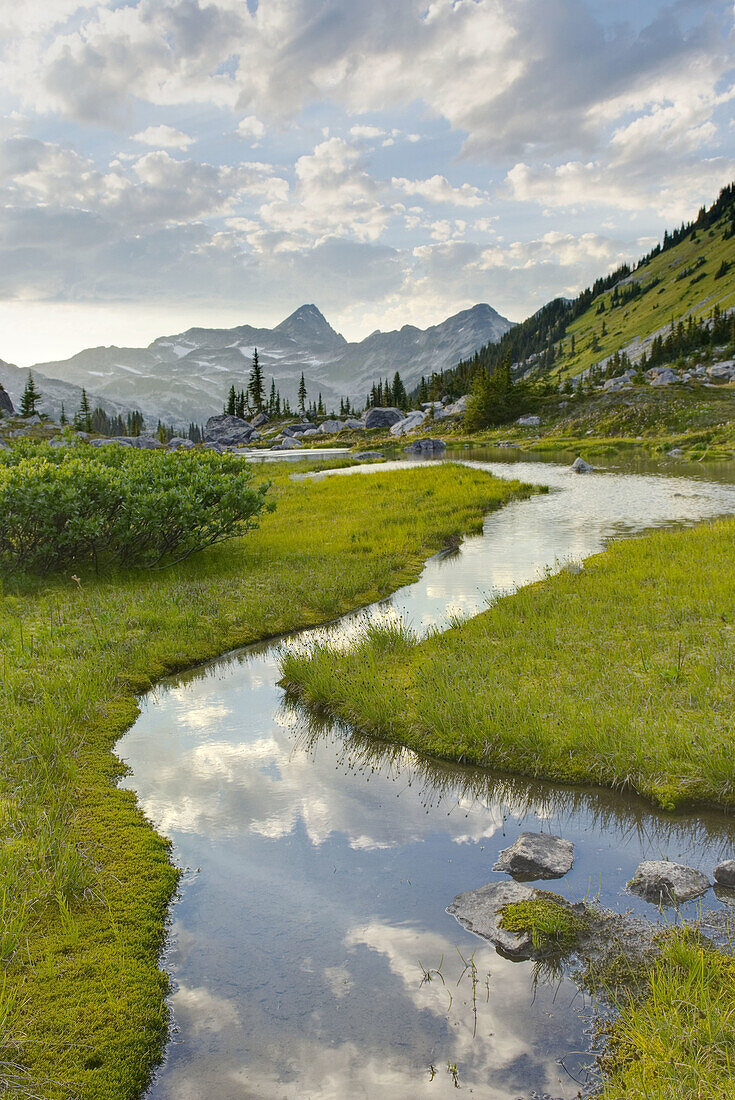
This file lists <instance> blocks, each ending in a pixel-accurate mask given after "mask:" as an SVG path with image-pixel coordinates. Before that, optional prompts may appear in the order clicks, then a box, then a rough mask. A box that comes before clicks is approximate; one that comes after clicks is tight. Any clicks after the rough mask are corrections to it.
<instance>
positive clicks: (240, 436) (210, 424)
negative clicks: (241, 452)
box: [204, 413, 255, 447]
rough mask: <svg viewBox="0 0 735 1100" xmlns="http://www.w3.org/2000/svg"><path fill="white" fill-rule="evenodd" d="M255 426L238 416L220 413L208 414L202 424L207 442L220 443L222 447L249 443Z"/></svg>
mask: <svg viewBox="0 0 735 1100" xmlns="http://www.w3.org/2000/svg"><path fill="white" fill-rule="evenodd" d="M254 431H255V428H254V427H253V426H252V424H249V423H248V421H247V420H243V419H242V418H241V417H239V416H230V415H229V413H222V414H221V415H220V416H210V418H209V420H208V421H207V423H206V424H205V425H204V439H205V441H206V442H207V443H221V444H222V446H223V447H231V446H233V445H235V446H237V444H238V443H249V442H250V440H251V438H252V435H253V433H254Z"/></svg>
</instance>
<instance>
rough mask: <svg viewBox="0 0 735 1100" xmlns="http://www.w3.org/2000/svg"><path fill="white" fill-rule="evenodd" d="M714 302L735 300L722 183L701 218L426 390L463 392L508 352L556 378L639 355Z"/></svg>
mask: <svg viewBox="0 0 735 1100" xmlns="http://www.w3.org/2000/svg"><path fill="white" fill-rule="evenodd" d="M715 306H718V307H719V308H720V309H722V310H727V309H730V308H731V307H733V306H735V185H730V186H729V187H726V188H724V189H723V190H722V191H721V192H720V195H719V197H718V198H717V200H716V201H715V202H714V203H713V204H712V205H711V206H710V207H709V209H705V208H704V207H703V208H702V209H701V210H700V212H699V215H698V217H697V218H696V220H694V221H692V222H690V223H689V224H687V225H682V226H681V227H680V228H679V229H676V230H674V231H673V232H672V233H668V232H667V233H666V234H665V235H664V240H663V242H662V243H661V244H660V245H657V246H656V247H655V248H654V249H653V250H652V251H651V252H650V253H649V254H648V255H647V256H645V257H643V258H642V259H641V260H640V261H639V262H638V264H637V266H635V267H631V266H630V265H628V264H623V265H622V266H621V267H619V268H617V270H615V271H613V272H611V273H610V274H608V275H602V276H600V278H599V279H597V280H596V281H595V282H594V283H593V285H592V286H591V287H588V288H587V289H586V290H583V291H582V293H581V294H579V295H578V296H577V297H576V298H574V299H572V300H569V299H564V298H556V299H554V300H553V301H551V302H547V304H546V305H545V306H543V307H542V308H541V309H540V310H538V312H537V313H535V314H534V315H533V316H532V317H528V318H527V319H526V320H525V321H522V322H521V323H520V324H519V325H516V326H515V327H514V328H512V329H511V330H510V332H508V333H506V334H505V336H503V337H502V339H501V340H500V341H499V342H498V343H497V344H487V345H486V346H485V347H484V348H481V349H480V350H479V351H478V352H477V353H476V354H475V355H474V356H473V358H472V359H468V360H465V361H464V362H461V363H458V364H457V366H456V367H454V368H453V369H452V370H449V371H443V372H442V373H441V374H438V375H434V376H433V377H432V379H431V382H430V384H429V387H428V390H429V392H428V394H427V395H426V396H427V397H431V398H432V399H436V398H438V397H441V396H443V395H444V394H448V395H449V396H450V397H453V398H456V397H459V396H460V395H461V394H463V393H467V392H468V391H469V390H470V388H471V383H472V378H473V376H474V374H475V373H476V372H477V371H478V370H480V369H485V370H487V371H488V372H492V371H493V370H494V368H495V367H496V366H497V365H498V364H500V363H502V362H504V361H505V360H506V358H508V357H509V358H510V360H511V362H512V363H514V364H516V367H517V371H518V372H522V371H525V370H526V369H528V368H529V367H530V368H533V370H534V373H536V374H539V375H547V374H548V375H550V376H551V377H552V378H553V380H554V381H555V382H558V381H560V380H564V379H565V378H571V377H574V376H575V375H578V374H581V373H582V372H583V371H585V370H587V369H588V368H589V367H592V366H594V365H595V364H597V363H600V362H602V361H604V360H605V359H606V358H607V357H608V356H610V355H613V354H614V353H615V352H616V351H618V352H622V351H624V350H626V349H627V350H628V354H629V355H631V354H632V355H635V351H636V349H638V350H640V344H639V342H641V341H649V340H650V339H651V338H652V337H653V336H654V335H655V334H656V333H657V332H660V331H662V330H664V331H665V330H666V329H667V327H668V326H670V325H671V322H672V320H673V321H675V322H677V321H679V320H681V319H686V318H687V317H688V316H693V317H694V318H695V319H697V320H699V319H701V318H706V317H708V316H709V315H710V314H711V312H712V310H713V309H714V308H715ZM603 324H604V332H603ZM572 339H573V340H574V347H573V348H572ZM644 346H645V345H644ZM414 396H421V397H422V398H423V396H424V395H419V394H418V391H417V393H416V394H415V395H414Z"/></svg>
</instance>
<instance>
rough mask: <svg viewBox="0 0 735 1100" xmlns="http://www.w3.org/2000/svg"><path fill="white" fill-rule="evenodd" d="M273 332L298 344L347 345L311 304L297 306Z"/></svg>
mask: <svg viewBox="0 0 735 1100" xmlns="http://www.w3.org/2000/svg"><path fill="white" fill-rule="evenodd" d="M273 331H274V332H278V333H280V334H281V335H283V336H288V337H289V338H290V339H291V340H296V341H297V342H299V343H300V342H303V341H304V340H309V341H310V342H318V343H320V344H323V345H327V346H342V345H343V344H346V343H347V341H346V340H345V338H344V336H342V335H341V334H340V333H339V332H335V331H334V329H333V328H332V326H331V325H330V324H329V321H327V319H326V317H325V316H324V314H323V313H322V312H321V310H320V309H317V307H316V306H315V305H313V304H312V303H309V304H307V305H303V306H299V308H298V309H296V310H294V312H293V313H292V314H291V315H290V316H289V317H287V318H286V320H285V321H281V323H280V325H276V327H275V328H274V329H273Z"/></svg>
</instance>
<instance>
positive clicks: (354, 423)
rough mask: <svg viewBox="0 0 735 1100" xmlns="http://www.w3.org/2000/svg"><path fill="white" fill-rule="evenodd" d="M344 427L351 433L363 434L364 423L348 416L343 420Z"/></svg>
mask: <svg viewBox="0 0 735 1100" xmlns="http://www.w3.org/2000/svg"><path fill="white" fill-rule="evenodd" d="M345 427H346V428H349V429H350V431H353V432H364V431H365V421H364V420H355V418H354V416H348V417H347V419H346V420H345Z"/></svg>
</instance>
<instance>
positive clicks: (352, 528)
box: [0, 464, 525, 1100]
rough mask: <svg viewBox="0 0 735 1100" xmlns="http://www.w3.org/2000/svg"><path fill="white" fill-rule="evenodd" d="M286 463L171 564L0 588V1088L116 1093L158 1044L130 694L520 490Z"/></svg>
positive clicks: (269, 631) (455, 474)
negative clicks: (250, 527)
mask: <svg viewBox="0 0 735 1100" xmlns="http://www.w3.org/2000/svg"><path fill="white" fill-rule="evenodd" d="M304 468H306V467H305V465H302V464H299V465H298V466H295V465H293V464H289V465H288V467H279V468H276V470H275V472H274V473H273V475H272V476H273V477H274V479H275V484H274V486H273V490H272V492H273V493H274V495H275V496H276V498H277V503H278V507H277V510H276V512H275V514H273V515H269V516H267V517H266V518H265V519H264V520H263V522H262V525H261V527H260V529H259V530H257V531H254V532H250V533H249V534H248V535H246V536H245V537H244V538H242V539H238V540H235V541H233V542H230V543H226V544H223V545H221V546H218V547H216V548H212V549H211V550H208V551H206V552H204V553H202V554H200V555H198V556H196V557H194V558H191V559H189V560H187V561H185V562H182V563H180V564H179V565H177V566H174V567H171V568H168V569H165V570H148V571H136V572H128V573H125V574H118V575H109V576H106V577H105V576H100V577H95V576H93V575H91V574H90V575H85V576H82V577H81V579H80V583H79V584H77V583H76V582H75V581H74V580H73V579H72V578H70V577H68V576H67V577H60V578H56V579H54V580H46V581H44V582H43V583H40V582H39V583H38V584H37V585H35V586H30V587H26V588H16V589H10V588H8V587H7V586H6V588H5V591H4V593H3V592H2V591H1V590H0V651H1V652H2V674H1V675H0V703H1V706H2V716H3V720H2V730H1V732H0V736H1V737H2V754H1V756H0V761H1V763H0V828H2V834H1V835H2V847H1V848H0V882H2V887H0V951H1V952H2V956H1V957H2V963H3V970H2V971H0V1092H3V1095H9V1096H25V1095H33V1096H39V1097H48V1098H51V1097H53V1098H54V1100H56V1098H64V1100H66V1098H70V1097H83V1098H84V1100H110V1098H113V1097H114V1098H115V1100H128V1098H133V1097H136V1096H138V1095H139V1093H140V1092H141V1090H142V1089H143V1088H144V1087H145V1085H146V1082H147V1080H148V1078H149V1074H150V1070H151V1067H152V1066H153V1065H154V1064H155V1062H156V1060H157V1058H158V1056H159V1054H160V1050H161V1047H162V1043H163V1041H164V1039H165V1035H166V1029H167V1015H166V1010H165V1005H164V994H165V990H166V979H165V976H164V975H163V974H162V973H161V972H160V971H159V969H158V966H157V960H158V952H159V950H160V947H161V944H162V939H163V935H164V928H165V919H166V914H167V909H168V904H169V902H170V899H171V896H172V894H173V891H174V890H175V887H176V882H177V873H176V871H175V870H174V868H173V867H172V866H171V863H170V861H169V850H168V846H167V844H166V841H165V840H164V839H163V838H162V837H160V836H158V835H157V834H156V833H155V832H154V831H153V829H152V828H151V827H150V826H149V825H148V823H147V822H146V821H145V819H144V817H143V815H142V814H141V812H140V811H139V809H138V808H137V806H136V804H135V800H134V797H133V795H132V793H131V792H129V791H122V790H119V789H117V787H116V786H115V778H116V777H117V776H118V775H119V774H120V773H121V765H120V763H119V761H117V760H116V759H115V757H114V756H113V754H112V751H111V750H112V748H113V746H114V743H115V741H116V740H117V738H118V737H119V736H120V734H121V733H123V732H124V730H125V729H126V728H127V727H128V726H129V725H130V724H131V722H132V721H133V720H134V719H135V717H136V714H137V705H136V701H135V699H136V695H137V693H139V692H142V691H145V690H146V689H147V688H149V687H150V686H151V684H152V683H153V682H154V681H156V680H157V679H159V678H160V677H162V676H164V675H165V674H167V673H170V672H173V671H175V670H178V669H182V668H184V667H187V666H191V665H193V664H195V663H197V662H200V661H203V660H205V659H207V658H211V657H213V656H216V655H217V654H219V653H221V652H223V651H225V650H227V649H229V648H232V647H235V646H238V645H242V644H244V643H247V642H249V641H254V640H256V639H260V638H263V637H266V636H269V635H273V634H277V633H279V632H282V631H286V630H292V629H294V628H297V627H300V626H304V625H307V624H312V623H317V622H323V621H325V620H328V619H330V618H332V617H334V616H336V615H338V614H340V613H341V612H343V611H345V610H347V609H349V608H353V607H356V606H359V605H360V604H362V603H365V602H368V601H371V600H373V599H376V598H379V597H381V596H385V595H386V594H388V593H389V592H390V591H392V590H394V589H395V588H396V587H397V586H399V585H400V584H402V583H405V582H407V581H409V580H411V579H414V578H415V577H416V576H417V575H418V572H419V571H420V567H421V564H422V562H423V560H424V559H425V558H426V556H427V555H428V554H429V553H431V552H432V551H434V550H436V549H438V548H439V547H441V546H442V545H444V544H445V543H446V542H447V541H451V540H453V539H455V538H456V537H457V535H459V534H461V533H465V532H470V531H478V530H480V529H481V526H482V517H483V515H484V514H485V513H486V512H487V511H488V510H490V509H492V508H495V507H499V506H500V505H502V504H503V503H504V502H505V501H506V500H508V499H509V498H510V497H512V496H514V495H517V494H518V493H519V492H523V491H525V490H522V489H521V487H520V486H519V485H518V484H517V483H516V484H510V483H507V482H498V481H496V480H494V479H492V478H490V477H489V476H488V475H487V474H485V473H483V472H481V471H477V470H475V471H472V470H468V469H466V468H463V467H455V466H447V465H443V466H435V467H430V468H423V469H418V470H405V471H400V472H396V473H385V474H380V473H378V474H375V475H374V476H371V477H370V478H340V477H335V478H327V479H323V480H317V481H300V482H297V483H296V482H292V481H291V480H290V475H291V474H292V473H294V472H298V470H299V469H304ZM321 468H323V467H321ZM3 975H4V977H3Z"/></svg>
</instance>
